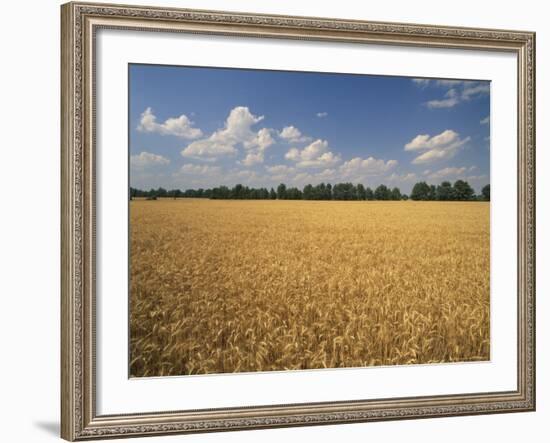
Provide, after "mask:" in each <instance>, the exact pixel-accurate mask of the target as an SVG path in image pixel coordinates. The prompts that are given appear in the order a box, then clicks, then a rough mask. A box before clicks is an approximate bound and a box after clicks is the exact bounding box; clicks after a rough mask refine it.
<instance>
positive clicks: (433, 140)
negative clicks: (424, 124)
mask: <svg viewBox="0 0 550 443" xmlns="http://www.w3.org/2000/svg"><path fill="white" fill-rule="evenodd" d="M469 141H470V137H466V138H460V136H459V134H458V133H457V132H455V131H453V130H452V129H447V130H445V131H443V132H442V133H441V134H438V135H434V136H433V137H430V136H429V135H428V134H420V135H417V136H416V137H415V138H413V139H412V140H411V141H410V142H409V143H407V144H406V145H405V151H424V152H423V153H422V154H420V155H419V156H417V157H416V158H415V159H414V160H413V161H412V162H413V163H414V164H422V163H430V162H433V161H437V160H444V159H449V158H452V157H454V156H455V155H456V153H457V152H458V151H459V150H460V148H461V147H462V146H464V145H465V144H466V143H468V142H469Z"/></svg>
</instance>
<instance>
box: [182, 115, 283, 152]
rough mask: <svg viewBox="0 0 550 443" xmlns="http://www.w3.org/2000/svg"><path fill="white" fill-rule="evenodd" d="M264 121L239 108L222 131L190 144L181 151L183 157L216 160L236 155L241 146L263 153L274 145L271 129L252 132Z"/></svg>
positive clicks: (226, 122) (219, 130)
mask: <svg viewBox="0 0 550 443" xmlns="http://www.w3.org/2000/svg"><path fill="white" fill-rule="evenodd" d="M263 119H264V117H263V116H255V115H254V114H252V113H251V112H250V110H249V109H248V107H246V106H237V107H236V108H233V109H232V110H231V112H230V113H229V116H228V117H227V120H226V121H225V126H224V127H223V128H222V129H218V130H217V131H215V132H214V133H212V134H211V135H210V136H209V137H207V138H203V139H200V140H196V141H194V142H192V143H190V144H189V145H188V146H187V147H186V148H185V149H183V150H182V151H181V155H182V156H184V157H191V158H197V159H202V160H215V159H216V158H218V157H220V156H226V155H235V154H236V153H237V146H239V145H242V146H243V147H244V148H245V149H248V150H254V149H257V150H259V151H263V150H265V149H266V148H267V147H269V146H270V145H272V144H273V143H274V140H273V138H272V137H271V132H270V130H269V129H267V128H263V129H260V131H258V132H254V131H253V130H252V126H254V125H255V124H256V123H259V122H260V121H262V120H263ZM262 159H263V157H262Z"/></svg>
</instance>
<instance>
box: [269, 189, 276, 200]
mask: <svg viewBox="0 0 550 443" xmlns="http://www.w3.org/2000/svg"><path fill="white" fill-rule="evenodd" d="M269 198H270V199H271V200H276V199H277V193H276V192H275V189H273V188H271V189H270V191H269Z"/></svg>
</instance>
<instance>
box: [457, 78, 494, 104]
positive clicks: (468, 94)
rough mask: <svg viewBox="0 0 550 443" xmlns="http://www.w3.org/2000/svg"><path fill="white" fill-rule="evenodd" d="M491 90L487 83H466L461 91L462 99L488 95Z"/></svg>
mask: <svg viewBox="0 0 550 443" xmlns="http://www.w3.org/2000/svg"><path fill="white" fill-rule="evenodd" d="M490 90H491V88H490V86H489V83H487V82H484V83H476V82H467V83H465V84H464V89H463V90H462V99H463V100H470V99H471V98H473V97H478V96H481V95H485V94H488V93H489V92H490Z"/></svg>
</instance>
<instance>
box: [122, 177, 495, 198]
mask: <svg viewBox="0 0 550 443" xmlns="http://www.w3.org/2000/svg"><path fill="white" fill-rule="evenodd" d="M138 197H141V198H147V199H149V200H156V199H157V198H209V199H213V200H230V199H231V200H408V199H409V198H410V199H411V200H423V201H489V200H491V187H490V185H485V186H484V187H483V188H482V190H481V194H479V195H476V193H475V191H474V189H473V188H472V187H471V186H470V184H469V183H468V182H467V181H464V180H457V181H455V182H454V184H451V182H448V181H444V182H442V183H441V184H439V185H437V186H435V185H429V184H427V183H426V182H425V181H422V182H418V183H416V184H415V185H414V186H413V188H412V191H411V195H410V196H409V195H407V194H402V193H401V191H400V190H399V188H397V187H394V188H391V189H390V188H389V187H387V186H386V185H380V186H378V187H377V188H376V189H374V191H373V190H372V189H371V188H369V187H367V188H365V187H364V186H363V185H362V184H361V183H359V184H357V185H355V184H353V183H337V184H335V185H334V186H332V185H331V184H330V183H327V184H325V183H321V184H318V185H315V186H313V185H311V184H308V185H306V186H304V188H303V189H299V188H296V187H287V186H286V185H285V184H284V183H281V184H280V185H279V186H277V189H276V190H275V189H273V188H271V189H269V190H268V189H267V188H250V187H248V186H244V185H242V184H237V185H235V186H233V187H232V188H229V187H227V186H219V187H216V188H208V189H203V188H199V189H186V190H185V191H181V190H180V189H172V190H167V189H164V188H158V189H150V190H149V191H144V190H141V189H136V188H130V199H133V198H138Z"/></svg>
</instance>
